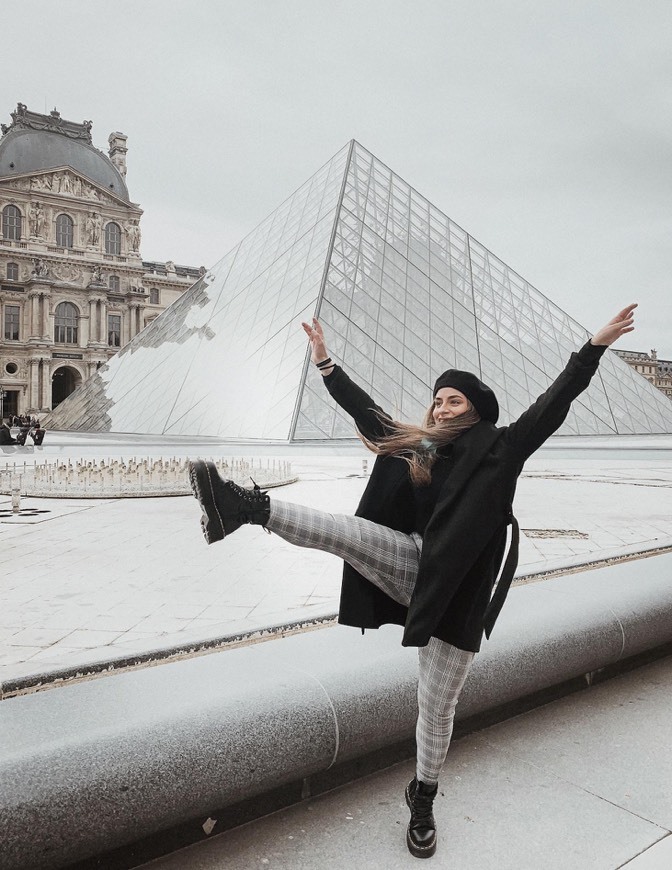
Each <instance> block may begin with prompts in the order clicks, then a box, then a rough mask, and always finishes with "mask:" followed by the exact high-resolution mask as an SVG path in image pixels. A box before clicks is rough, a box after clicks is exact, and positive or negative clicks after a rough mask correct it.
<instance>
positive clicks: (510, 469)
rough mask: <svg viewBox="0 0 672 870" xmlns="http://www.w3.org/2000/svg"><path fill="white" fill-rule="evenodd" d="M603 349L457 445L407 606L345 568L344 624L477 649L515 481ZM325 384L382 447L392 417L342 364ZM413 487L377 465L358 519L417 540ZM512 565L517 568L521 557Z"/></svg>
mask: <svg viewBox="0 0 672 870" xmlns="http://www.w3.org/2000/svg"><path fill="white" fill-rule="evenodd" d="M605 350H606V348H605V347H603V346H599V347H595V346H593V345H591V344H590V342H588V343H587V344H586V345H585V346H584V347H582V348H581V350H580V351H579V352H578V353H573V354H572V355H571V357H570V359H569V362H568V363H567V366H566V367H565V369H564V371H563V372H562V373H561V374H560V376H559V377H558V378H557V379H556V380H555V381H554V382H553V383H552V384H551V386H550V387H549V388H548V389H547V390H546V392H545V393H543V394H542V395H541V396H540V397H539V398H538V399H537V400H536V402H535V403H534V404H533V405H532V406H531V407H530V408H528V410H527V411H525V412H524V413H523V414H522V415H521V416H520V417H519V418H518V420H516V421H515V422H514V423H511V424H510V425H509V426H504V427H499V428H498V427H496V426H494V425H493V424H492V423H488V422H487V421H485V420H481V421H480V422H479V423H477V424H476V425H475V426H474V427H473V428H471V429H469V430H468V431H467V432H465V433H463V434H462V435H460V436H459V437H458V438H457V439H456V440H455V441H454V442H453V451H452V460H453V462H454V465H453V467H452V470H451V472H450V474H449V475H448V478H447V480H446V481H445V483H444V484H443V487H442V489H441V491H440V494H439V497H438V499H437V502H436V506H435V508H434V512H433V514H432V516H431V518H430V520H429V523H428V524H427V528H426V529H425V533H424V535H423V547H422V556H421V559H420V569H419V572H418V578H417V582H416V585H415V591H414V593H413V596H412V598H411V603H410V605H409V607H408V608H406V607H404V606H403V605H401V604H398V603H397V602H395V601H393V600H392V599H391V598H389V597H388V596H387V595H386V594H385V593H384V592H382V591H381V590H380V589H378V588H377V587H376V586H374V585H373V584H372V583H370V582H369V581H368V580H365V579H364V577H362V576H361V574H358V573H357V571H355V569H354V568H352V567H351V566H350V565H348V564H347V563H346V565H345V567H344V571H343V585H342V589H341V601H340V609H339V622H341V623H343V624H344V625H353V626H358V627H360V628H379V627H380V626H381V625H383V624H385V623H390V622H391V623H395V624H397V625H403V626H404V627H405V628H404V637H403V640H402V644H403V645H404V646H425V645H426V644H427V643H428V641H429V638H430V637H437V638H439V639H440V640H444V641H448V643H451V644H453V645H454V646H456V647H459V648H460V649H464V650H470V651H473V652H477V651H478V650H479V648H480V644H481V639H482V635H483V630H484V621H485V616H486V611H487V610H488V605H489V604H490V598H491V594H492V589H493V586H494V583H495V580H496V578H497V574H498V572H499V568H500V565H501V562H502V557H503V555H504V550H505V545H506V529H507V525H508V524H509V523H510V522H512V519H513V514H512V502H513V496H514V493H515V490H516V482H517V480H518V476H519V475H520V473H521V471H522V470H523V465H524V463H525V461H526V460H527V459H528V458H529V456H530V455H531V454H532V453H534V451H535V450H537V449H538V448H539V447H540V446H541V445H542V444H543V443H544V441H546V439H547V438H548V437H549V436H550V435H552V434H553V433H554V432H555V431H556V430H557V429H558V428H559V427H560V426H561V425H562V423H563V422H564V420H565V418H566V416H567V413H568V411H569V407H570V405H571V403H572V401H573V400H574V399H575V398H576V397H577V396H578V395H579V394H580V393H581V392H583V390H585V389H586V387H587V386H588V384H589V383H590V379H591V378H592V376H593V375H594V374H595V372H596V370H597V367H598V364H599V361H600V357H601V356H602V354H603V353H604V351H605ZM324 383H325V386H326V387H327V389H328V390H329V392H330V394H331V395H332V397H333V398H334V399H335V400H336V402H337V403H338V404H339V405H340V406H341V407H342V408H343V409H344V410H345V411H346V412H347V413H348V414H350V415H351V416H352V417H353V419H354V421H355V424H356V425H357V428H358V429H359V431H360V432H361V433H362V435H364V436H365V437H366V438H368V439H370V440H375V439H376V438H379V437H380V436H381V435H384V434H385V430H386V426H385V420H384V419H382V420H381V417H380V414H381V413H382V414H383V417H384V418H385V417H387V415H385V414H384V412H382V409H380V408H379V407H378V406H377V405H376V404H375V403H374V401H373V399H372V398H371V397H370V396H368V395H367V394H366V393H365V392H364V390H362V389H361V388H360V387H358V386H357V385H356V384H355V383H353V381H351V380H350V378H349V377H348V375H346V373H345V372H344V371H343V369H341V368H340V366H336V367H335V368H334V371H333V372H332V373H331V374H330V375H328V376H327V377H325V378H324ZM387 419H388V420H389V419H390V418H389V417H387ZM410 486H411V484H410V478H409V472H408V464H407V463H406V462H405V460H403V459H401V458H399V457H396V456H387V457H382V456H378V457H376V461H375V463H374V465H373V469H372V472H371V477H370V479H369V482H368V485H367V487H366V489H365V490H364V494H363V495H362V499H361V501H360V503H359V507H358V508H357V511H356V515H357V516H360V517H364V518H366V519H368V520H372V521H373V522H376V523H380V524H381V525H385V526H388V527H389V528H392V529H396V530H398V531H402V532H407V533H410V532H411V531H412V530H413V529H414V522H415V503H414V499H413V494H412V491H411V489H410ZM516 528H517V526H516ZM516 555H517V554H516ZM509 561H512V564H511V566H510V567H511V570H513V569H514V568H515V559H514V560H509ZM503 592H505V590H503ZM491 610H492V608H491ZM494 618H496V613H495V614H494V617H493V619H494ZM493 619H490V621H489V622H490V624H489V629H490V630H491V628H492V624H491V623H492V621H493ZM489 633H490V632H489V630H488V636H489Z"/></svg>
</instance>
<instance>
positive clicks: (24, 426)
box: [0, 414, 46, 447]
mask: <svg viewBox="0 0 672 870" xmlns="http://www.w3.org/2000/svg"><path fill="white" fill-rule="evenodd" d="M11 426H14V427H15V428H18V430H19V431H18V434H17V436H16V438H14V437H13V436H12V430H11V428H10V427H11ZM45 431H46V430H45V429H43V428H42V425H41V423H40V421H39V420H38V419H37V417H31V416H29V415H28V414H24V415H22V416H19V415H18V414H15V415H14V416H12V417H9V420H8V422H5V421H4V420H3V421H2V424H1V425H0V445H5V444H18V445H19V447H24V446H25V443H26V440H27V439H28V437H29V436H30V438H32V440H33V444H35V445H37V447H39V446H40V444H42V442H43V441H44V434H45Z"/></svg>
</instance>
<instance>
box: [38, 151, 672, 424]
mask: <svg viewBox="0 0 672 870" xmlns="http://www.w3.org/2000/svg"><path fill="white" fill-rule="evenodd" d="M313 315H316V316H318V317H319V318H320V321H321V322H322V324H323V326H324V330H325V334H326V336H327V339H328V346H329V351H330V353H331V355H332V356H333V357H334V358H335V359H337V360H338V361H339V362H342V363H343V365H344V366H345V367H346V369H347V370H348V371H349V372H351V373H352V376H353V378H354V379H355V380H356V381H357V382H358V383H359V384H361V385H362V387H364V389H366V390H367V391H368V392H369V393H371V395H372V396H373V397H374V399H375V400H376V402H378V403H379V404H380V405H382V407H384V408H385V409H386V410H388V411H389V412H390V413H391V414H393V416H395V417H397V418H400V419H403V420H408V421H419V420H420V419H421V418H422V416H423V414H424V411H425V408H426V406H427V405H428V404H429V402H430V399H431V384H433V382H434V379H435V377H436V376H437V375H438V374H439V373H441V372H442V371H443V370H445V369H447V368H460V369H467V370H470V371H473V372H476V373H477V374H478V375H479V377H481V378H482V379H483V380H484V381H485V382H486V383H487V384H489V385H490V386H492V388H493V389H494V390H495V392H496V394H497V396H498V398H499V402H500V406H501V411H502V413H501V417H500V422H501V423H502V424H506V423H507V422H509V421H511V420H512V419H514V418H515V417H517V416H518V415H519V414H520V413H521V412H522V411H523V410H524V409H525V408H526V407H527V406H528V405H529V404H531V402H533V401H534V399H535V398H536V397H537V396H538V395H539V393H541V392H543V390H545V389H546V387H547V386H548V385H549V384H550V383H551V381H552V380H553V378H554V377H555V376H556V375H557V374H558V373H559V372H560V371H561V369H562V368H563V367H564V365H565V362H566V360H567V358H568V357H569V354H570V353H571V352H572V351H573V350H576V349H578V348H579V347H580V346H581V345H582V344H584V343H585V341H586V340H587V338H588V333H587V331H586V330H585V329H584V328H583V327H581V326H580V325H579V324H578V323H577V322H576V321H574V320H572V319H571V318H570V317H568V316H567V315H566V314H565V313H564V312H563V311H561V310H560V309H559V308H558V307H557V306H556V305H554V304H553V303H552V302H551V301H550V300H549V299H547V298H546V297H545V296H544V295H543V294H542V293H540V292H539V291H538V290H536V289H535V288H534V287H532V286H531V285H530V284H528V283H527V282H526V281H525V280H524V279H523V278H521V277H520V276H519V275H517V274H516V273H515V272H514V271H513V270H512V269H510V268H509V267H508V266H507V265H506V264H505V263H503V262H502V261H501V260H499V259H498V258H497V257H495V256H494V255H493V254H491V253H490V251H488V250H487V249H486V248H484V247H483V246H482V245H480V244H479V243H478V242H477V241H476V240H475V239H473V238H472V237H471V236H470V235H468V233H466V232H465V231H464V230H462V229H461V228H460V227H459V226H457V225H456V224H454V223H453V222H452V221H451V220H450V219H449V218H448V217H446V215H444V214H443V213H442V212H440V211H439V210H438V209H437V208H436V207H435V206H433V205H432V204H431V203H430V202H429V201H428V200H427V199H425V198H424V197H423V196H421V195H420V194H419V193H417V192H416V191H415V190H414V189H413V188H412V187H410V186H409V185H408V184H407V183H406V182H405V181H403V180H402V179H401V178H399V176H397V175H395V174H394V173H393V172H392V171H390V169H388V168H387V167H386V166H385V165H384V164H383V163H381V162H380V161H379V160H377V159H376V158H375V157H374V156H373V155H372V154H370V153H369V152H368V151H367V150H366V149H365V148H363V147H362V146H361V145H359V144H358V143H357V142H354V141H353V142H351V143H350V144H349V145H347V146H346V147H345V148H343V149H342V150H341V151H339V152H338V153H337V154H336V155H335V156H334V157H333V158H332V159H331V160H330V161H329V162H328V163H327V164H326V165H325V166H323V167H322V168H321V169H320V170H318V172H316V173H315V175H314V176H313V177H312V178H311V179H310V180H309V181H307V182H306V183H305V184H304V185H303V186H302V187H300V188H299V189H298V190H297V191H296V192H295V193H294V194H293V196H291V197H290V198H289V199H288V200H287V201H286V202H284V203H283V204H282V205H281V206H280V207H279V208H278V209H277V210H276V211H275V212H274V213H273V214H272V215H270V217H268V218H267V219H266V220H265V221H263V222H262V223H261V224H260V225H259V226H258V227H257V228H256V229H255V230H254V231H253V232H251V233H250V234H249V235H248V236H247V237H246V238H245V239H243V241H242V242H240V244H239V245H238V246H237V247H236V248H234V249H233V250H232V251H231V252H230V253H229V254H227V256H225V257H224V259H223V260H221V261H220V262H219V263H218V264H217V265H216V266H215V267H214V268H213V269H211V270H210V272H209V273H208V274H206V275H205V276H204V277H203V278H202V279H201V280H200V281H199V282H198V283H197V284H195V285H194V286H193V287H192V288H191V289H190V290H189V291H187V292H186V293H185V294H184V295H183V296H182V297H181V298H180V299H178V300H177V301H176V302H175V303H173V305H171V306H170V307H169V308H167V309H166V310H165V311H164V312H163V313H162V314H161V315H160V316H159V317H157V319H156V320H155V321H153V323H151V324H150V325H149V326H148V327H147V328H146V329H145V330H143V331H142V332H141V333H140V334H139V335H138V336H137V337H136V338H135V339H134V340H133V341H132V342H131V343H130V344H128V345H127V346H126V347H124V348H123V349H122V350H121V351H120V352H119V353H118V354H117V355H116V356H115V357H113V358H112V359H111V360H110V361H109V362H108V363H107V365H106V366H104V367H103V368H101V369H100V370H99V371H98V372H97V373H96V374H95V375H94V376H93V377H92V378H91V379H90V380H88V381H87V382H86V383H85V384H84V385H82V387H80V388H79V389H78V390H77V391H76V392H74V393H73V394H72V395H71V396H69V397H68V398H67V399H66V400H65V401H64V402H62V403H61V404H60V405H59V406H58V408H57V409H56V410H55V411H53V412H52V414H51V415H50V418H49V420H48V423H47V425H48V426H50V427H51V428H60V429H80V430H88V431H93V432H102V431H113V432H137V433H147V434H167V435H190V436H199V435H200V436H215V437H220V438H226V439H244V440H247V439H253V440H257V439H258V440H264V441H269V440H278V441H311V440H319V439H339V438H352V437H354V433H353V427H352V422H351V421H350V419H349V418H347V417H346V415H345V414H344V413H343V412H342V411H340V409H338V408H337V407H336V406H335V405H334V403H333V401H332V400H331V399H330V398H329V396H328V394H327V391H326V390H325V388H324V386H323V385H322V383H321V377H320V375H319V374H318V372H317V371H316V370H315V369H314V367H313V366H310V365H309V356H308V351H307V342H306V340H305V336H304V333H303V330H302V329H301V327H300V322H301V320H309V319H310V318H311V317H312V316H313ZM665 432H672V402H670V400H669V399H667V398H666V397H665V396H664V395H663V394H662V393H660V392H659V391H658V390H656V389H655V388H654V387H652V386H650V385H649V384H648V382H647V381H646V380H645V379H644V378H643V377H641V375H639V374H637V373H636V372H634V371H633V370H632V369H630V367H629V366H628V365H627V363H625V362H623V361H622V360H621V359H619V358H618V357H617V356H616V355H615V354H613V353H607V354H606V355H605V357H604V359H603V360H602V363H601V364H600V368H599V370H598V374H597V375H596V377H595V378H594V379H593V382H592V384H591V386H590V388H589V389H588V390H587V391H586V392H585V393H583V394H582V396H581V397H580V398H579V400H578V401H576V402H575V403H574V405H573V407H572V411H571V412H570V415H569V417H568V419H567V421H566V423H565V424H564V425H563V427H562V429H561V430H560V433H561V434H581V435H589V434H590V435H592V434H615V433H618V434H627V433H665Z"/></svg>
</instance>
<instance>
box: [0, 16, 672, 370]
mask: <svg viewBox="0 0 672 870" xmlns="http://www.w3.org/2000/svg"><path fill="white" fill-rule="evenodd" d="M3 29H4V30H5V39H4V40H3V77H2V87H1V89H0V92H1V94H2V100H0V120H2V122H3V123H6V124H8V123H10V121H11V118H10V113H11V112H12V111H13V110H14V109H15V108H16V104H17V102H22V103H25V104H26V105H27V106H28V108H29V109H31V110H34V111H39V112H44V111H47V112H49V111H51V109H53V108H57V109H58V110H59V111H60V113H61V115H62V117H64V118H66V119H68V120H73V121H83V120H91V121H93V131H92V132H93V141H94V144H95V145H96V146H97V147H98V148H100V149H101V150H103V151H104V152H105V153H107V149H108V145H107V137H108V135H109V133H110V132H112V131H116V130H119V131H121V132H123V133H125V134H126V135H127V136H128V148H129V151H128V158H127V163H128V175H127V178H126V180H127V184H128V187H129V192H130V196H131V199H132V200H133V201H134V202H137V203H139V204H140V206H141V207H142V208H143V209H144V215H143V218H142V222H141V227H142V233H143V236H142V246H141V252H142V256H143V258H144V259H146V260H160V261H165V260H173V261H175V262H176V263H179V264H183V265H191V266H200V265H204V266H206V267H208V266H212V265H214V264H215V263H216V262H217V261H218V260H220V259H221V258H222V257H223V256H224V254H226V252H227V251H228V250H230V249H231V248H232V247H233V246H234V245H235V244H237V243H238V242H239V241H240V240H241V239H242V238H243V237H244V236H245V235H246V234H247V233H248V232H250V231H251V230H252V229H253V228H254V227H255V226H256V225H257V224H258V223H260V222H261V221H262V220H263V219H264V218H265V217H266V216H267V215H268V214H270V213H271V212H272V211H273V210H274V209H275V208H276V207H277V206H278V205H279V204H280V203H281V202H282V201H283V200H284V199H286V198H287V197H288V196H289V195H290V194H291V193H292V192H293V191H294V190H295V189H296V188H297V187H299V186H300V185H301V184H302V183H303V182H304V181H306V180H307V179H308V178H309V177H310V176H311V175H312V174H313V173H314V172H315V171H316V170H317V169H318V168H319V167H320V166H321V165H322V164H323V163H325V162H326V161H327V160H328V159H329V158H330V157H331V156H332V155H333V154H335V153H336V151H338V150H339V149H340V148H341V147H342V146H343V145H345V144H346V142H348V141H349V140H350V139H353V138H355V139H357V140H358V141H359V142H361V144H362V145H364V147H366V148H367V149H368V150H369V151H371V152H373V154H375V155H376V157H378V158H379V159H380V160H382V161H383V162H384V163H386V164H387V165H388V166H389V167H390V168H391V169H393V170H394V171H395V172H396V173H397V174H398V175H400V176H401V177H402V178H403V179H404V180H405V181H407V182H408V183H409V184H411V185H412V186H413V187H415V188H416V189H417V190H418V191H419V192H420V193H421V194H422V195H424V196H425V197H427V198H428V199H429V200H430V201H431V202H432V203H433V204H434V205H436V206H437V207H438V208H440V209H441V210H442V211H444V212H445V213H446V214H447V215H448V216H449V217H451V218H452V219H453V220H454V221H455V222H456V223H458V224H459V225H460V226H461V227H463V228H464V229H465V230H467V231H468V232H469V233H471V235H472V236H474V237H475V238H476V239H478V241H479V242H481V243H482V244H484V245H485V246H486V247H488V248H489V249H490V250H491V251H492V252H493V253H495V254H496V255H497V256H498V257H500V258H501V259H502V260H504V262H506V263H507V264H508V265H509V266H511V267H512V268H513V269H515V270H516V271H517V272H519V273H520V274H521V275H522V276H523V277H524V278H525V279H527V280H528V281H529V282H530V283H531V284H533V285H534V286H535V287H537V288H538V289H539V290H541V291H542V292H543V293H544V294H545V295H547V296H548V297H550V298H551V299H552V300H553V301H554V302H555V303H556V304H557V305H559V306H560V307H561V308H563V309H564V310H565V311H567V313H569V314H570V315H571V316H572V317H574V318H576V320H578V321H579V322H580V323H582V324H583V325H584V326H586V327H587V328H588V329H589V330H591V331H593V330H597V329H598V328H599V327H600V326H601V325H602V324H603V323H604V322H605V321H607V320H608V319H609V318H610V317H611V316H612V315H613V314H615V313H616V312H617V311H618V310H619V309H620V308H621V307H623V305H625V304H627V303H629V302H631V301H634V302H638V303H639V310H638V312H637V329H636V332H635V333H633V334H632V335H630V336H627V337H625V338H624V339H621V341H620V343H619V344H618V345H616V347H622V348H627V349H633V350H644V351H649V350H650V349H651V348H656V349H657V350H658V355H659V356H660V357H663V358H667V359H672V288H671V280H670V276H671V274H672V244H671V242H672V171H671V169H672V166H671V163H672V50H671V48H670V47H671V46H672V3H670V2H669V0H578V2H577V0H563V2H556V0H408V2H407V0H275V2H273V0H236V2H233V0H190V2H185V0H161V2H156V0H131V2H129V0H115V3H114V4H110V3H109V2H102V0H61V2H60V3H58V4H55V3H53V2H52V0H46V2H45V0H23V2H22V3H21V4H15V5H13V7H12V14H11V20H7V21H6V22H5V26H4V28H3ZM8 37H11V38H8Z"/></svg>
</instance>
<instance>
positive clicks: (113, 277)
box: [108, 275, 120, 293]
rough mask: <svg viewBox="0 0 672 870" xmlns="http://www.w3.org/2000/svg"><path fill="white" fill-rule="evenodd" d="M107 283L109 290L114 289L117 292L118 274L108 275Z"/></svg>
mask: <svg viewBox="0 0 672 870" xmlns="http://www.w3.org/2000/svg"><path fill="white" fill-rule="evenodd" d="M108 283H109V286H110V290H116V291H117V293H118V292H119V287H120V282H119V276H118V275H110V278H109V281H108Z"/></svg>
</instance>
